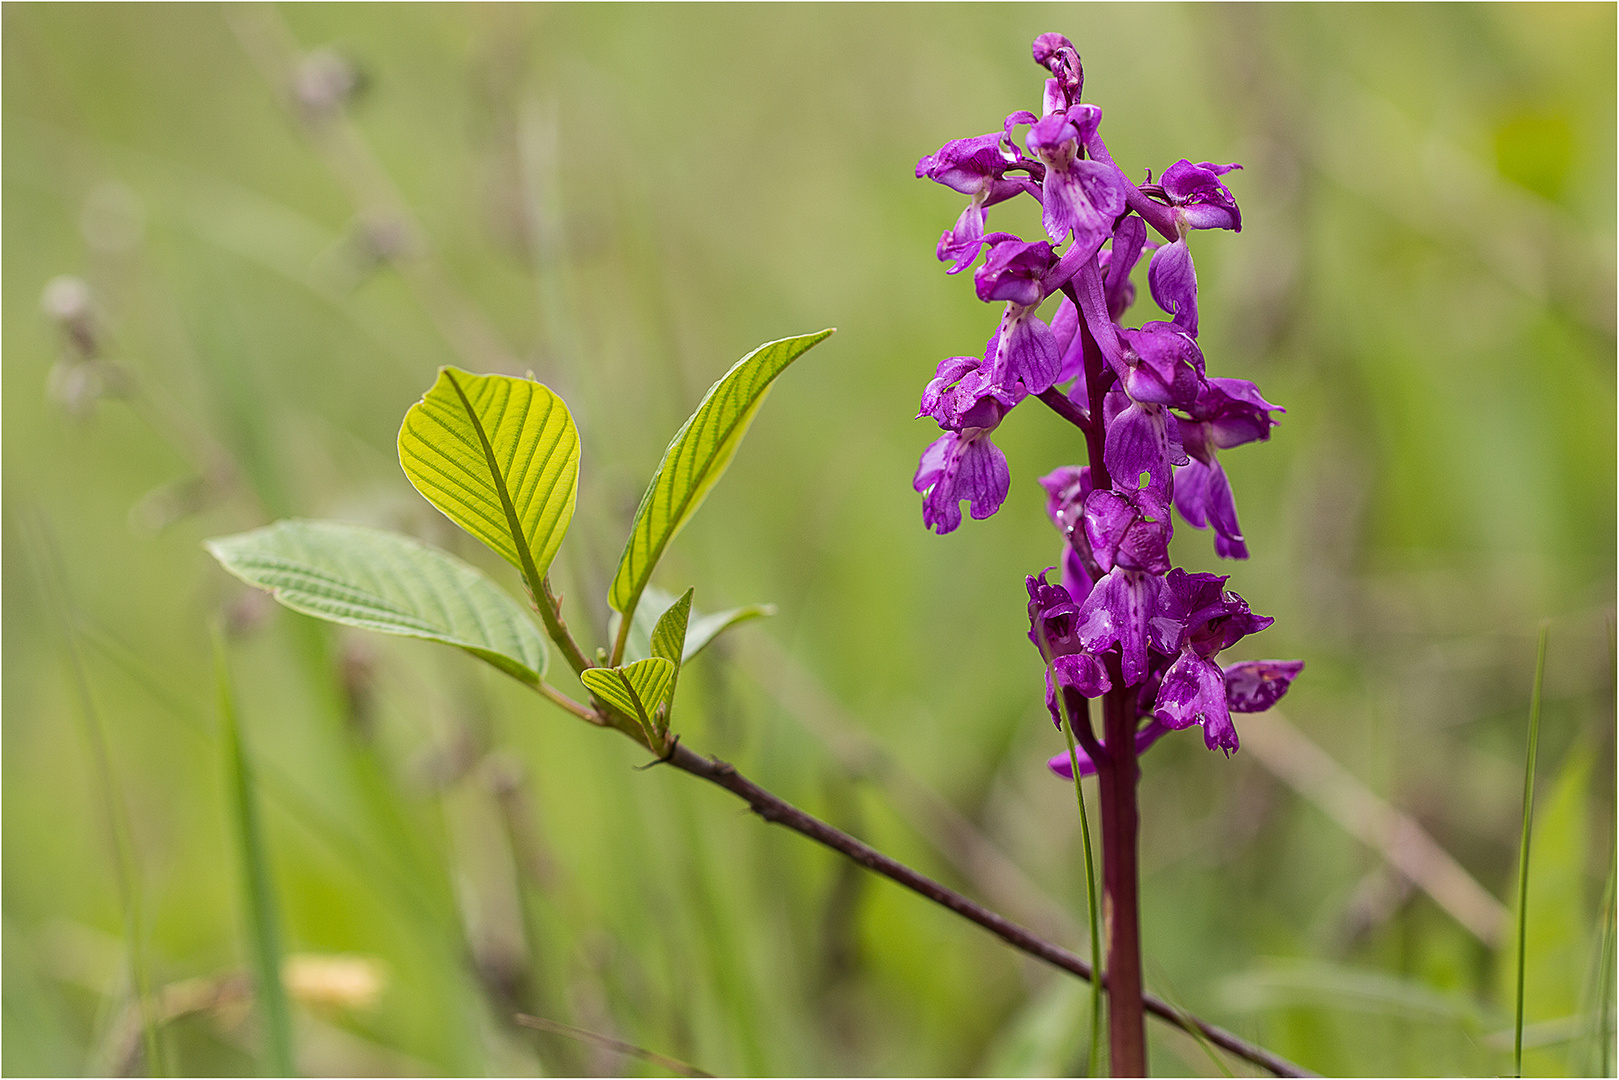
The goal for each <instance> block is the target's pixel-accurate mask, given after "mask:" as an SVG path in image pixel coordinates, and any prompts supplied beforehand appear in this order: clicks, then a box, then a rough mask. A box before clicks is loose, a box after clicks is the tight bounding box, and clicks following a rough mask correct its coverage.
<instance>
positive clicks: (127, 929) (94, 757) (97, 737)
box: [24, 514, 168, 1076]
mask: <svg viewBox="0 0 1619 1080" xmlns="http://www.w3.org/2000/svg"><path fill="white" fill-rule="evenodd" d="M28 540H32V543H28V542H27V541H28ZM24 546H25V547H32V548H34V549H35V550H34V551H33V552H32V555H33V558H31V559H30V560H29V561H30V562H31V563H33V564H34V569H35V572H36V573H37V575H38V578H39V584H40V588H41V591H42V592H43V593H44V595H45V601H46V605H47V606H48V607H49V608H50V609H51V610H52V611H53V612H55V614H56V616H57V619H58V621H59V622H60V624H61V630H62V640H63V643H64V645H65V646H66V649H67V655H68V664H69V666H70V667H71V668H72V671H73V684H74V689H75V691H76V692H77V694H78V697H79V705H80V714H81V715H82V716H83V718H84V732H85V742H86V744H87V745H88V746H89V748H90V757H91V764H92V768H93V769H94V770H95V775H96V780H97V782H98V784H99V786H100V788H101V792H102V812H103V814H104V815H105V817H106V826H107V838H108V847H109V848H110V849H111V853H112V858H113V878H114V880H115V881H116V883H117V887H118V899H119V905H120V907H121V908H122V909H123V911H122V914H123V922H124V935H125V937H127V938H128V939H129V976H130V984H131V989H132V992H133V994H134V997H135V1004H136V1007H137V1009H138V1011H139V1014H140V1023H141V1043H142V1046H143V1047H144V1049H145V1052H146V1070H147V1072H148V1073H150V1074H151V1075H153V1076H166V1075H168V1069H167V1062H166V1061H165V1060H164V1056H163V1044H162V1040H161V1039H160V1038H159V1036H158V1019H157V1017H156V1015H155V1012H156V1004H155V1002H154V1001H153V997H152V981H151V972H150V969H149V967H148V966H147V963H146V944H145V942H146V920H145V912H144V910H143V908H144V905H143V904H142V902H141V889H140V875H139V873H138V871H137V869H136V864H135V841H134V837H133V836H132V834H131V832H130V828H129V817H128V810H127V807H126V805H125V803H124V793H123V788H122V787H121V786H120V785H119V783H118V774H117V772H115V771H114V770H113V767H112V754H111V752H110V751H109V750H108V748H107V735H106V731H105V729H104V727H103V725H102V723H101V713H100V712H99V711H98V710H97V709H96V702H95V697H94V695H92V694H91V692H90V677H89V673H88V672H87V671H86V670H85V666H84V657H83V656H82V655H80V653H79V642H78V637H77V635H76V634H75V633H74V628H73V620H72V618H71V616H70V615H69V613H68V610H69V608H68V597H67V595H66V592H67V584H66V582H65V581H64V580H63V577H64V575H63V573H62V568H61V566H60V565H59V564H58V563H57V559H56V546H55V537H54V536H53V535H52V533H51V529H50V524H49V522H48V521H46V520H45V518H44V515H43V514H41V515H40V518H39V521H38V533H37V535H35V536H33V537H27V536H26V534H25V545H24Z"/></svg>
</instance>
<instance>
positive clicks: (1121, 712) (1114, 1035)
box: [1067, 269, 1147, 1076]
mask: <svg viewBox="0 0 1619 1080" xmlns="http://www.w3.org/2000/svg"><path fill="white" fill-rule="evenodd" d="M1094 272H1095V271H1094V270H1090V269H1087V270H1084V271H1081V273H1094ZM1067 288H1068V290H1069V294H1070V299H1072V300H1073V301H1074V305H1075V307H1079V306H1080V304H1079V297H1078V296H1077V295H1075V294H1074V292H1073V289H1072V286H1068V287H1067ZM1081 311H1083V308H1081ZM1079 333H1081V334H1083V335H1084V339H1083V343H1084V350H1085V385H1086V387H1087V388H1088V389H1089V391H1090V406H1091V407H1090V414H1091V421H1092V422H1091V423H1090V424H1089V425H1088V426H1087V427H1085V428H1084V429H1083V430H1084V431H1085V443H1086V450H1087V452H1088V454H1089V457H1090V464H1091V484H1092V486H1093V487H1096V488H1108V487H1111V486H1112V483H1113V480H1112V477H1111V476H1109V475H1108V471H1107V463H1106V462H1105V461H1104V460H1103V450H1104V448H1105V445H1106V443H1105V439H1106V435H1105V432H1104V430H1103V429H1104V425H1103V423H1102V419H1101V418H1102V415H1103V414H1102V397H1103V395H1104V394H1105V393H1106V391H1107V386H1106V382H1105V379H1106V376H1107V375H1109V374H1111V372H1109V371H1108V368H1107V364H1106V362H1105V361H1104V360H1103V358H1102V350H1101V348H1100V347H1099V346H1098V345H1097V344H1096V339H1095V337H1094V336H1092V334H1091V330H1090V326H1089V325H1088V324H1087V323H1086V321H1085V319H1084V317H1083V315H1082V316H1081V318H1080V320H1079ZM1108 676H1109V678H1111V679H1112V681H1113V689H1112V690H1110V691H1108V693H1107V694H1106V695H1105V696H1104V697H1103V698H1102V741H1103V746H1104V748H1105V750H1106V753H1105V754H1104V755H1103V756H1102V757H1100V758H1097V759H1096V781H1097V786H1098V789H1099V791H1100V794H1101V802H1102V918H1103V923H1104V926H1105V927H1106V930H1107V969H1106V970H1107V997H1108V1044H1109V1050H1110V1053H1109V1057H1108V1061H1109V1064H1110V1067H1111V1069H1112V1072H1113V1075H1114V1076H1146V1075H1147V1032H1146V1025H1145V1021H1144V1017H1143V1013H1142V1000H1141V989H1142V987H1141V905H1140V901H1139V896H1138V892H1139V870H1138V866H1137V832H1138V825H1139V816H1138V814H1137V811H1136V779H1137V776H1138V770H1137V768H1136V702H1135V697H1136V691H1135V688H1134V687H1128V686H1125V685H1124V676H1123V673H1122V672H1121V671H1120V669H1119V661H1118V659H1117V658H1116V657H1112V658H1109V660H1108ZM1074 782H1075V783H1078V782H1079V780H1078V778H1077V777H1076V778H1075V781H1074Z"/></svg>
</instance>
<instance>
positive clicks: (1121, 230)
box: [1096, 216, 1147, 322]
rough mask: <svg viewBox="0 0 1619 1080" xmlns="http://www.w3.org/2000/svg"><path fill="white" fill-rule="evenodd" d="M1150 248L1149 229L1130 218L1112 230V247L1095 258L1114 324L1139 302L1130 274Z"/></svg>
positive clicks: (1142, 223) (1108, 309) (1109, 313)
mask: <svg viewBox="0 0 1619 1080" xmlns="http://www.w3.org/2000/svg"><path fill="white" fill-rule="evenodd" d="M1146 246H1147V226H1146V224H1145V223H1144V222H1143V221H1142V220H1141V219H1140V218H1138V217H1135V216H1131V217H1127V218H1125V219H1124V220H1123V221H1121V222H1119V225H1118V228H1116V229H1114V230H1113V243H1112V245H1111V246H1109V248H1108V249H1107V250H1106V251H1103V252H1099V253H1098V254H1097V256H1096V265H1097V267H1098V268H1099V269H1100V270H1102V271H1103V273H1104V275H1105V276H1104V277H1103V279H1102V292H1103V295H1104V296H1105V297H1106V298H1107V313H1108V316H1109V317H1110V318H1112V320H1113V321H1114V322H1118V321H1119V320H1120V319H1121V318H1123V317H1124V313H1125V311H1127V310H1128V309H1129V307H1130V305H1131V304H1133V303H1135V300H1136V287H1135V284H1134V283H1133V282H1132V281H1131V280H1130V272H1131V271H1132V270H1134V269H1135V268H1136V263H1137V262H1139V261H1140V260H1141V252H1142V250H1143V249H1144V248H1145V247H1146Z"/></svg>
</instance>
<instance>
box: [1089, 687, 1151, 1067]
mask: <svg viewBox="0 0 1619 1080" xmlns="http://www.w3.org/2000/svg"><path fill="white" fill-rule="evenodd" d="M1108 666H1109V669H1110V675H1111V676H1112V679H1113V689H1112V690H1109V691H1108V692H1107V694H1106V695H1105V696H1104V697H1103V698H1102V729H1103V739H1104V741H1105V744H1106V746H1107V750H1108V754H1107V760H1105V761H1099V762H1097V763H1096V780H1097V787H1098V790H1099V791H1100V793H1101V802H1102V920H1103V926H1104V927H1105V928H1106V930H1107V976H1108V978H1107V994H1108V1012H1107V1019H1108V1043H1109V1047H1110V1055H1109V1063H1110V1064H1111V1066H1112V1072H1113V1075H1114V1076H1146V1075H1147V1031H1146V1023H1145V1017H1144V1015H1143V1013H1142V1001H1141V990H1142V987H1141V904H1140V901H1139V897H1138V895H1137V893H1138V886H1139V872H1138V867H1137V846H1138V845H1137V832H1138V826H1139V823H1140V819H1139V816H1138V814H1137V812H1136V778H1137V776H1138V770H1137V768H1136V738H1135V736H1136V702H1135V697H1136V690H1135V688H1134V687H1130V686H1124V685H1121V684H1122V683H1123V681H1124V680H1123V678H1122V675H1121V673H1120V672H1119V669H1118V661H1116V660H1111V659H1110V661H1109V664H1108Z"/></svg>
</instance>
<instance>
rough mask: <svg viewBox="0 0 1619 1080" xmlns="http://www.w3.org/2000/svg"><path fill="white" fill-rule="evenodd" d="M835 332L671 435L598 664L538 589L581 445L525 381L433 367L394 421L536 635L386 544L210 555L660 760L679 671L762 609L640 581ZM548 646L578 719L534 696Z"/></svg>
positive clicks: (767, 369) (557, 411)
mask: <svg viewBox="0 0 1619 1080" xmlns="http://www.w3.org/2000/svg"><path fill="white" fill-rule="evenodd" d="M831 333H832V331H831V330H822V331H820V332H819V333H814V334H806V335H803V336H800V337H792V338H784V339H782V340H780V341H773V342H769V343H767V344H765V345H761V346H760V347H759V348H757V349H755V350H754V351H753V352H751V353H749V354H748V355H747V356H745V357H743V358H742V359H741V360H739V361H738V362H737V363H736V364H735V365H734V366H732V368H731V369H730V370H729V371H728V372H726V373H725V375H724V376H723V377H722V378H721V379H720V380H719V381H718V382H716V383H715V384H714V385H713V387H711V388H710V389H709V391H708V393H707V395H706V396H704V398H703V400H702V402H701V403H700V404H699V405H698V407H697V411H696V412H694V413H693V414H692V415H691V417H690V419H688V420H687V421H686V423H685V425H684V426H682V427H681V429H680V431H679V432H677V433H676V435H675V437H674V440H673V441H672V442H671V443H670V444H669V448H668V450H667V451H665V453H664V456H663V461H662V462H661V463H660V464H659V466H658V469H657V471H656V472H655V473H654V474H653V476H652V481H651V483H650V484H649V485H648V486H647V490H646V494H645V495H643V496H642V498H641V503H640V507H639V509H637V511H636V514H635V520H634V522H633V523H632V525H631V527H630V535H629V538H628V540H627V542H626V543H625V545H624V553H623V555H622V557H621V558H620V559H619V564H618V571H617V573H616V574H615V575H614V577H613V582H612V586H611V588H610V589H609V592H608V596H607V600H608V603H609V605H610V606H611V607H612V609H613V611H614V612H615V613H616V616H615V622H614V630H613V638H614V640H613V644H612V648H611V650H610V651H608V650H605V649H600V650H596V652H595V657H596V659H595V661H592V660H591V659H590V655H591V654H589V653H587V652H586V651H585V650H584V649H582V648H581V647H580V646H579V644H578V642H576V641H575V640H574V638H573V636H572V634H571V632H570V631H569V630H568V627H567V624H566V623H565V622H564V621H563V618H562V607H561V602H560V600H558V599H557V598H556V596H555V594H554V593H553V592H552V590H551V586H550V580H549V577H548V576H547V575H548V571H549V569H550V566H551V563H552V561H553V560H554V559H555V558H556V556H557V553H558V551H559V550H560V549H561V546H562V541H563V538H564V537H565V536H566V535H567V531H568V525H569V523H570V522H571V521H572V520H573V513H574V504H575V499H576V496H577V493H578V486H579V431H578V428H577V427H576V426H575V424H574V421H573V416H572V414H570V413H569V411H568V406H567V404H566V403H565V402H564V401H563V400H562V398H560V397H559V396H557V394H556V393H555V392H554V391H552V390H551V389H550V388H549V387H547V386H545V385H544V384H542V383H539V382H536V381H535V380H534V379H533V378H522V379H520V378H514V377H511V376H507V375H474V374H471V373H469V372H465V371H461V370H460V369H458V368H453V367H446V368H442V369H440V371H439V374H438V378H437V380H436V381H435V382H434V383H433V385H432V387H431V388H430V389H429V390H428V391H427V393H425V394H424V395H422V399H421V400H420V401H418V402H417V403H416V404H414V405H412V406H411V407H410V409H409V411H408V412H406V414H405V418H404V423H403V425H402V426H401V427H400V430H399V463H400V465H401V466H402V467H403V469H404V471H405V476H406V477H407V478H408V479H409V480H410V482H411V484H412V485H413V486H415V488H416V490H417V491H419V492H420V493H421V494H422V496H423V497H424V498H426V499H427V501H428V502H430V503H432V504H433V505H434V506H435V507H436V508H438V510H439V511H440V512H441V513H443V514H444V515H445V516H446V517H448V518H449V519H450V520H451V521H453V522H455V523H456V524H457V525H459V526H460V527H461V528H463V529H465V530H466V531H467V532H468V533H471V534H472V535H473V536H475V537H476V538H477V539H479V540H480V541H482V542H483V543H484V544H486V545H487V546H488V547H489V548H491V549H492V550H493V551H495V552H496V553H497V554H498V555H500V556H501V558H503V559H505V560H506V561H507V562H509V563H511V564H512V566H514V567H515V568H516V569H517V570H518V572H519V573H520V574H521V575H522V580H523V585H524V588H525V591H526V592H527V594H528V599H529V601H530V604H531V606H532V607H533V609H534V611H535V612H537V613H538V614H539V616H540V619H541V622H542V623H543V625H544V631H545V632H544V635H542V634H541V631H540V628H539V627H537V626H536V625H535V624H534V622H533V620H532V619H531V618H530V616H529V614H528V612H527V611H525V610H524V609H523V607H522V605H520V604H519V603H518V602H517V601H516V600H515V599H513V597H512V596H511V595H510V594H509V593H507V592H506V591H505V590H503V589H501V588H500V587H499V586H498V585H496V584H495V583H494V582H493V581H491V580H490V579H489V578H488V577H487V576H486V575H484V574H483V572H482V571H480V570H478V569H476V568H475V567H473V566H471V565H469V564H467V563H466V562H463V561H462V560H460V559H457V558H456V557H455V556H453V555H451V554H450V553H448V552H446V551H443V550H441V549H439V548H436V547H433V546H432V545H430V544H426V543H423V542H422V541H420V540H416V539H414V538H412V537H409V536H403V535H400V534H398V533H393V532H389V531H386V530H382V529H373V528H367V527H364V526H359V525H349V524H341V523H337V522H330V521H304V520H284V521H278V522H276V523H275V524H273V525H269V526H266V527H264V528H260V529H254V530H252V531H251V532H245V533H240V534H237V535H235V536H227V537H221V538H219V539H214V540H209V541H207V542H206V545H205V546H206V547H207V549H208V551H209V552H210V553H211V554H212V555H213V556H214V558H216V559H218V560H219V562H220V564H221V565H222V566H224V567H225V569H226V570H228V571H230V572H231V573H232V574H234V575H236V576H237V577H238V578H240V579H242V580H243V581H245V582H247V583H248V584H249V585H253V586H256V587H258V588H261V589H267V590H269V591H270V593H271V594H272V595H273V596H274V597H275V598H276V599H277V600H278V601H280V602H281V603H282V604H283V605H285V606H286V607H289V608H291V609H293V610H294V611H299V612H302V613H304V614H307V615H314V616H315V617H317V618H321V619H325V620H327V621H329V622H335V623H341V624H343V625H346V626H356V627H360V628H362V629H366V630H376V631H380V632H382V633H385V634H396V635H402V636H406V637H416V638H423V639H425V640H428V641H438V642H442V643H443V644H446V645H453V646H455V647H457V648H460V649H464V650H465V651H467V652H469V653H471V654H472V655H473V656H476V657H478V658H479V659H480V660H484V661H486V662H488V663H489V664H491V665H493V666H494V667H496V668H498V669H499V670H500V671H502V672H504V673H505V674H507V675H510V676H511V677H512V678H514V679H517V680H518V681H519V682H522V683H524V684H525V685H528V686H530V687H532V688H534V689H536V690H539V691H540V692H542V693H544V694H545V695H546V696H547V697H550V698H551V699H552V700H554V701H556V702H557V703H558V704H560V705H562V706H563V707H565V708H568V709H570V711H573V712H575V713H576V714H578V715H579V716H581V717H582V718H584V719H587V720H589V721H591V722H592V723H596V724H599V725H602V726H607V727H616V728H618V729H619V730H621V731H623V732H624V733H625V734H627V735H629V736H630V737H632V738H634V739H635V740H636V741H637V742H640V743H642V744H644V745H645V746H647V747H648V748H649V749H651V750H653V751H654V752H656V753H660V754H666V753H669V752H671V751H672V750H673V748H674V741H673V739H672V737H671V733H670V718H671V715H672V713H673V709H674V700H675V688H676V686H677V685H678V684H679V681H680V670H681V667H682V665H684V664H685V663H686V662H687V661H689V660H691V659H692V658H693V657H694V656H696V655H697V654H698V653H700V652H701V651H702V650H703V649H704V648H705V647H706V646H707V645H708V644H709V643H711V642H712V641H713V640H714V639H715V638H716V637H718V636H719V635H720V634H721V633H723V632H725V631H726V630H728V629H730V628H731V627H733V626H736V625H738V624H740V623H743V622H746V621H748V620H750V619H755V618H759V617H761V616H765V615H770V614H773V613H774V611H775V609H774V608H773V607H771V606H770V605H762V604H754V605H749V606H746V607H740V608H733V609H731V610H728V611H721V612H715V613H713V614H702V613H699V612H697V611H695V610H694V609H693V607H692V594H693V590H691V589H687V590H686V591H685V593H683V594H682V595H680V596H679V597H675V596H672V595H671V594H669V593H666V592H664V591H662V590H660V589H658V588H657V587H656V586H654V585H652V584H651V579H652V573H653V571H654V570H655V569H656V568H657V565H658V561H659V560H660V559H661V558H662V556H663V553H664V551H665V550H667V548H668V546H669V544H670V542H671V541H672V540H673V539H674V538H675V536H676V535H677V534H678V533H679V532H680V530H681V529H682V528H683V527H684V526H685V524H686V522H688V521H689V520H691V517H692V515H693V514H695V513H696V511H697V508H698V507H699V506H701V505H702V502H703V500H704V499H705V498H706V497H707V496H708V493H709V492H710V491H711V490H712V489H713V487H714V484H715V483H716V482H718V480H719V478H720V477H721V476H722V475H723V474H724V472H725V470H726V468H727V467H728V466H729V465H730V463H731V459H732V457H734V456H735V454H736V450H737V447H738V445H739V444H740V443H741V441H742V437H743V436H744V435H745V434H746V433H747V430H748V427H749V425H750V424H751V423H752V422H753V418H754V416H755V415H757V413H758V411H759V407H760V406H761V405H762V404H763V402H764V399H765V396H766V394H767V393H768V392H769V390H770V387H771V385H772V384H773V383H774V381H775V379H776V377H777V376H779V375H780V374H781V373H782V372H783V371H785V370H786V369H787V366H788V365H789V364H791V363H792V362H793V361H794V360H796V359H797V358H798V357H800V356H802V355H803V354H804V353H805V352H806V351H807V350H808V349H810V348H811V347H812V346H814V345H816V344H818V343H819V342H821V341H823V340H825V339H826V338H827V337H828V336H829V335H830V334H831ZM546 637H549V638H550V639H551V641H552V643H553V644H554V645H555V646H556V647H557V648H558V650H560V651H561V653H562V655H563V657H564V658H565V659H566V660H567V662H568V664H569V666H570V667H572V668H573V670H574V672H575V673H576V674H577V675H578V676H579V680H580V682H581V683H582V684H583V685H584V687H585V689H586V690H588V691H589V692H590V695H591V697H590V703H589V704H588V705H584V704H581V703H578V702H574V701H572V700H571V699H569V698H567V697H566V696H565V695H563V694H561V693H560V692H558V691H556V690H555V689H553V688H552V687H551V686H550V685H548V684H547V682H546V679H545V676H546V670H547V663H548V650H547V648H546V644H545V638H546Z"/></svg>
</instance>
